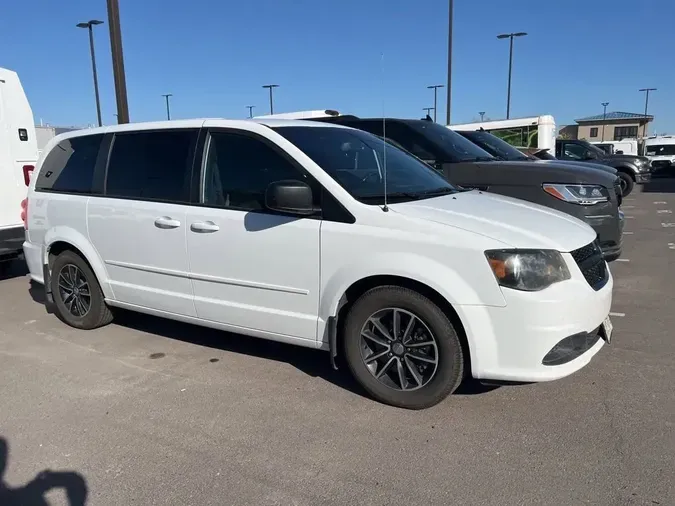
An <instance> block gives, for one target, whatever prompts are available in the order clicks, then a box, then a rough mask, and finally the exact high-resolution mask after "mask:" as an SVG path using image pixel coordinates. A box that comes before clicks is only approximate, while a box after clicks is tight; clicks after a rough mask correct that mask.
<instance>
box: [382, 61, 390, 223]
mask: <svg viewBox="0 0 675 506" xmlns="http://www.w3.org/2000/svg"><path fill="white" fill-rule="evenodd" d="M380 70H381V75H382V164H383V165H384V169H383V172H384V207H383V208H382V210H383V211H384V212H385V213H386V212H388V211H389V207H387V119H386V116H385V114H384V53H380Z"/></svg>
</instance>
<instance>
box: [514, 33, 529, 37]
mask: <svg viewBox="0 0 675 506" xmlns="http://www.w3.org/2000/svg"><path fill="white" fill-rule="evenodd" d="M525 35H527V32H517V33H514V34H513V36H514V37H525Z"/></svg>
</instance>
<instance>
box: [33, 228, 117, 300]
mask: <svg viewBox="0 0 675 506" xmlns="http://www.w3.org/2000/svg"><path fill="white" fill-rule="evenodd" d="M44 244H45V247H44V251H43V258H42V263H43V265H44V266H46V268H47V271H48V273H49V274H50V275H51V268H52V265H53V263H54V259H55V258H56V257H57V256H58V255H59V254H60V253H62V252H63V251H73V252H75V253H77V254H78V255H80V256H81V257H82V258H83V259H84V261H85V262H87V264H88V265H89V267H90V268H91V270H92V271H93V272H94V275H95V276H96V279H97V280H98V283H99V285H100V286H101V291H102V292H103V295H104V296H105V297H106V298H111V299H112V298H114V295H113V292H112V288H111V287H110V283H109V282H108V273H107V271H106V268H105V265H104V264H103V261H102V260H101V257H100V256H99V255H98V253H97V252H96V250H95V249H94V247H93V245H92V244H91V243H90V242H89V241H88V240H87V239H86V237H84V236H83V235H82V234H81V233H79V232H77V231H75V230H73V229H59V228H55V229H52V230H51V231H50V232H49V233H48V234H47V235H46V236H45V241H44ZM45 282H46V280H45Z"/></svg>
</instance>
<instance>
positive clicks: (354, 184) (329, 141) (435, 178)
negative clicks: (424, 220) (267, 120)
mask: <svg viewBox="0 0 675 506" xmlns="http://www.w3.org/2000/svg"><path fill="white" fill-rule="evenodd" d="M274 130H275V131H276V132H277V133H279V134H280V135H283V136H284V137H285V138H286V139H288V140H289V141H290V142H292V143H293V144H294V145H295V146H297V147H298V149H300V150H301V151H302V152H303V153H305V154H306V155H307V156H309V157H310V158H311V159H312V160H313V161H314V162H315V163H316V164H317V165H319V166H320V167H321V168H322V169H323V170H325V171H326V172H327V173H328V174H329V175H330V176H331V177H332V178H333V179H334V180H335V181H337V182H338V184H340V186H342V187H343V188H344V189H345V190H347V191H348V192H349V193H350V194H351V195H352V196H353V197H354V198H356V199H357V200H360V201H362V202H365V203H367V204H383V203H384V170H385V167H386V175H387V198H388V200H390V201H391V202H405V201H410V200H420V199H425V198H431V197H437V196H440V195H445V194H450V193H456V192H457V191H458V190H457V189H456V188H455V187H454V186H452V185H451V184H450V183H448V182H447V181H446V180H445V179H444V178H443V177H442V176H441V175H440V174H438V173H437V172H436V171H435V170H434V169H432V168H431V167H429V166H428V165H427V164H425V163H423V162H421V161H419V160H418V159H417V158H415V157H414V156H411V155H409V154H407V153H405V152H404V151H401V150H400V149H398V148H397V147H395V146H393V145H391V144H389V143H385V142H384V141H383V140H382V139H378V138H377V137H376V136H374V135H372V134H370V133H368V132H364V131H362V130H355V129H351V128H341V127H335V128H333V127H305V126H289V127H276V128H274ZM385 146H386V147H385ZM385 155H386V156H385Z"/></svg>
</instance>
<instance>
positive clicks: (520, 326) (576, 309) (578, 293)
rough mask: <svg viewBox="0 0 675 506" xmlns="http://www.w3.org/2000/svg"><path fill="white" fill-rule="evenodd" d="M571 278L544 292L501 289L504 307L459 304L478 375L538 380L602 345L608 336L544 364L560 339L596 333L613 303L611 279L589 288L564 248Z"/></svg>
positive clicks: (569, 369)
mask: <svg viewBox="0 0 675 506" xmlns="http://www.w3.org/2000/svg"><path fill="white" fill-rule="evenodd" d="M564 256H565V258H566V260H567V263H568V266H569V269H570V273H571V274H572V279H570V280H567V281H564V282H561V283H556V284H554V285H552V286H550V287H549V288H547V289H545V290H542V291H541V292H520V291H517V290H510V289H502V292H503V294H504V298H505V300H506V306H505V307H492V306H490V307H487V306H459V307H458V312H460V318H461V319H462V322H463V323H464V325H465V330H466V334H467V338H468V340H469V348H470V353H471V370H472V374H473V376H474V377H475V378H477V379H483V380H494V381H517V382H535V381H551V380H556V379H559V378H563V377H565V376H568V375H570V374H573V373H574V372H576V371H578V370H579V369H581V368H582V367H584V366H585V365H586V364H588V363H589V362H590V360H591V358H592V357H593V356H594V355H595V354H596V353H598V351H600V348H602V347H603V345H604V344H605V341H604V340H603V339H597V340H594V341H593V342H592V343H590V344H591V345H590V347H589V348H588V349H586V350H585V351H584V352H583V353H581V354H580V355H578V356H577V357H576V358H574V359H572V360H569V361H568V362H566V363H562V364H560V365H544V363H543V362H544V358H545V357H546V356H547V354H549V352H550V351H551V349H553V348H554V347H555V346H556V345H557V344H558V343H560V341H562V340H563V339H565V338H567V337H569V336H573V335H575V334H580V333H589V334H592V333H594V332H597V329H598V328H599V327H600V326H601V325H602V322H603V321H604V320H605V318H606V317H607V315H608V314H609V310H610V307H611V305H612V288H613V279H612V276H611V273H610V274H608V276H609V278H608V280H607V283H606V284H605V285H604V286H603V287H602V288H601V289H600V290H598V291H596V290H594V289H593V288H591V286H590V285H589V284H588V282H587V281H586V280H585V279H584V277H583V275H582V274H581V271H580V270H579V268H578V267H577V265H576V263H575V262H574V260H573V259H572V257H571V255H569V254H564Z"/></svg>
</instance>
